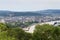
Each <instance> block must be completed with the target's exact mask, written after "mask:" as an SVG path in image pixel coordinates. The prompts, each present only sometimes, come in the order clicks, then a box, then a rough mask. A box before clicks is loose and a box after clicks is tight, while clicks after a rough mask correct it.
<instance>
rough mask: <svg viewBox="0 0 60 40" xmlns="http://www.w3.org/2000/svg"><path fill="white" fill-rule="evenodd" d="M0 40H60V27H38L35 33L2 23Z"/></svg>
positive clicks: (0, 24) (45, 25)
mask: <svg viewBox="0 0 60 40" xmlns="http://www.w3.org/2000/svg"><path fill="white" fill-rule="evenodd" d="M0 40H60V26H53V25H48V24H44V25H36V27H35V30H34V32H33V33H27V32H25V31H24V30H22V29H21V28H20V27H11V28H10V26H7V25H6V24H3V23H0Z"/></svg>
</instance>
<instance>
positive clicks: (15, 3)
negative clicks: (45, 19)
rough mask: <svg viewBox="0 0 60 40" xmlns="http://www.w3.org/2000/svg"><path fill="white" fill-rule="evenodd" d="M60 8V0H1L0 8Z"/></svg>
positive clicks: (23, 9)
mask: <svg viewBox="0 0 60 40" xmlns="http://www.w3.org/2000/svg"><path fill="white" fill-rule="evenodd" d="M45 9H60V0H0V10H10V11H38V10H45Z"/></svg>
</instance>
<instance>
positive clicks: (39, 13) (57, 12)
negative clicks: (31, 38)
mask: <svg viewBox="0 0 60 40" xmlns="http://www.w3.org/2000/svg"><path fill="white" fill-rule="evenodd" d="M10 14H11V15H12V16H47V15H48V16H51V15H60V10H56V9H55V10H54V9H49V10H40V11H33V12H13V11H3V10H2V11H1V10H0V16H9V15H10Z"/></svg>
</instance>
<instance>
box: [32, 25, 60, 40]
mask: <svg viewBox="0 0 60 40" xmlns="http://www.w3.org/2000/svg"><path fill="white" fill-rule="evenodd" d="M33 36H34V37H33V40H60V28H59V27H54V26H53V25H49V24H44V25H37V26H36V28H35V31H34V33H33Z"/></svg>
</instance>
